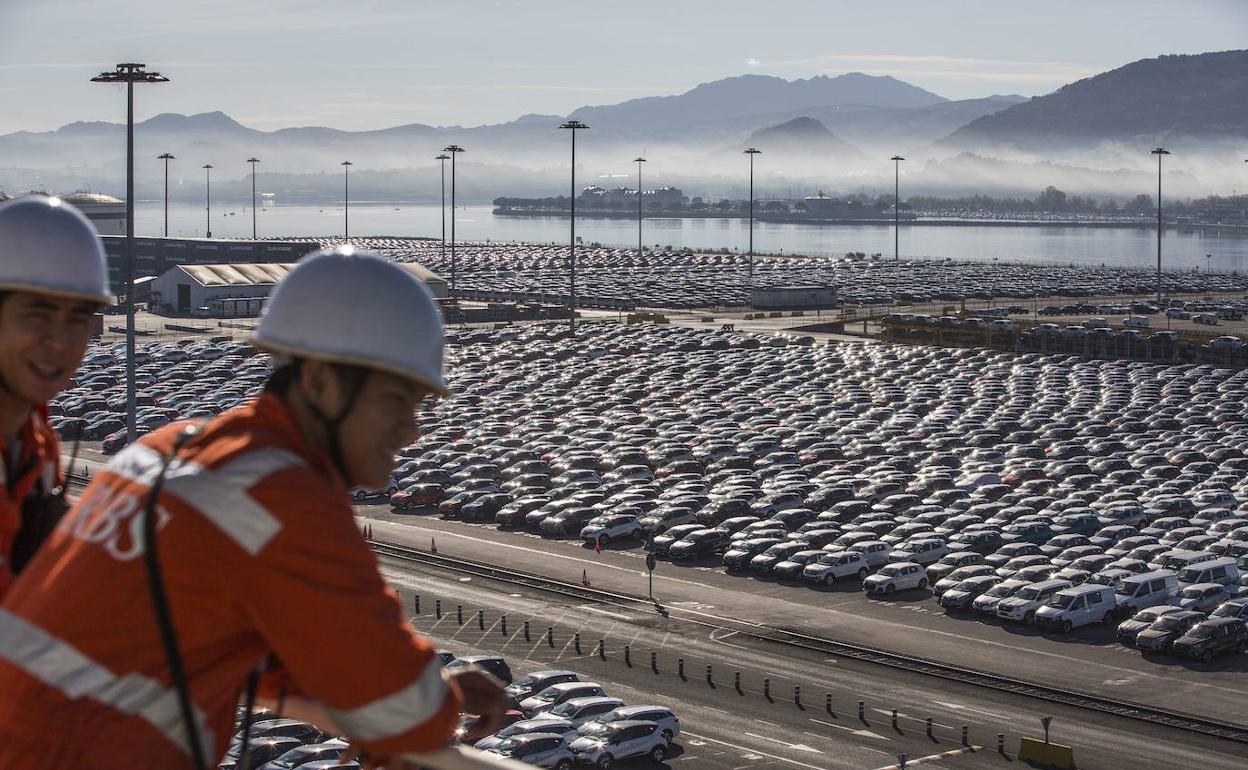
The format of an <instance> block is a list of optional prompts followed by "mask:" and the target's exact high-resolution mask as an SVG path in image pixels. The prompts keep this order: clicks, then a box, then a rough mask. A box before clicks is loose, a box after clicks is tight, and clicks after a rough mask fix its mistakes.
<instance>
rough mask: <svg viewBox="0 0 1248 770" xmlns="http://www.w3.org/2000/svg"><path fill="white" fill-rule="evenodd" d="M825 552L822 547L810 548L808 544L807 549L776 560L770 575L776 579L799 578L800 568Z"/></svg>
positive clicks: (800, 575)
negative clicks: (779, 560) (778, 560)
mask: <svg viewBox="0 0 1248 770" xmlns="http://www.w3.org/2000/svg"><path fill="white" fill-rule="evenodd" d="M826 553H827V551H824V550H822V549H810V548H809V545H808V546H807V550H803V551H798V552H797V553H794V554H790V555H789V557H788V558H786V559H784V560H783V561H781V562H778V563H777V564H776V566H774V567H772V569H771V575H772V577H774V578H775V579H776V580H801V579H802V570H803V569H805V568H806V565H807V564H809V563H811V562H812V561H814V560H815V559H818V558H819V557H820V556H823V555H824V554H826Z"/></svg>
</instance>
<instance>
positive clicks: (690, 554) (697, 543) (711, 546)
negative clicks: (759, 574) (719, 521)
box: [655, 529, 730, 561]
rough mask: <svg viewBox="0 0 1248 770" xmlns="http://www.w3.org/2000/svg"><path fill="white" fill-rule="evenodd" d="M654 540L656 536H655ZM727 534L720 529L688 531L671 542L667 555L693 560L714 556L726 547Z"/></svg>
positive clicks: (678, 559) (677, 559) (673, 558)
mask: <svg viewBox="0 0 1248 770" xmlns="http://www.w3.org/2000/svg"><path fill="white" fill-rule="evenodd" d="M655 539H656V540H657V539H658V538H655ZM729 542H730V541H729V535H728V533H727V532H724V531H723V530H720V529H700V530H696V531H694V532H690V533H689V534H687V535H685V536H684V537H683V538H681V539H680V540H678V541H676V542H675V543H673V544H672V546H671V548H669V549H668V556H669V557H671V559H672V561H694V560H696V559H705V558H706V557H708V556H715V555H718V554H721V553H723V552H724V550H725V549H727V548H728V543H729Z"/></svg>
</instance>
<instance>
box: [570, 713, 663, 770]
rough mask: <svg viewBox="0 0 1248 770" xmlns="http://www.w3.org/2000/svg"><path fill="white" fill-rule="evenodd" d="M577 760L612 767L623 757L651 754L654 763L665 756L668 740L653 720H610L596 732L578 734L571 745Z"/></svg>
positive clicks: (649, 755)
mask: <svg viewBox="0 0 1248 770" xmlns="http://www.w3.org/2000/svg"><path fill="white" fill-rule="evenodd" d="M570 748H571V749H572V751H573V752H574V753H575V754H576V759H577V761H578V762H585V763H588V764H592V765H596V766H597V767H599V768H603V770H606V768H610V767H614V766H615V763H616V762H618V761H620V760H622V759H632V758H633V757H650V760H651V761H652V762H654V764H655V765H659V764H662V763H663V760H664V759H665V758H666V757H667V740H666V739H665V738H664V737H663V733H661V732H660V731H659V726H658V725H657V724H655V723H654V722H643V721H641V720H636V719H627V720H624V721H622V722H612V723H610V724H608V725H607V726H606V727H605V729H604V730H603V731H602V732H601V733H599V734H596V735H585V736H581V737H579V738H577V739H575V740H574V741H572V743H571V744H570Z"/></svg>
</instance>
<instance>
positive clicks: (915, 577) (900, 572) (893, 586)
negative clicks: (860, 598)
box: [862, 561, 927, 596]
mask: <svg viewBox="0 0 1248 770" xmlns="http://www.w3.org/2000/svg"><path fill="white" fill-rule="evenodd" d="M912 588H917V589H919V590H923V589H924V588H927V570H925V569H923V565H921V564H915V563H914V562H907V561H903V562H894V563H893V564H887V565H885V566H884V567H882V568H881V569H880V571H879V572H877V573H875V574H874V575H871V576H870V577H868V578H867V579H866V580H864V581H862V590H863V591H866V592H867V593H868V594H884V595H885V596H892V595H893V594H895V593H897V592H898V591H908V590H910V589H912Z"/></svg>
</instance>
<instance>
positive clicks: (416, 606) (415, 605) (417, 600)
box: [412, 594, 420, 615]
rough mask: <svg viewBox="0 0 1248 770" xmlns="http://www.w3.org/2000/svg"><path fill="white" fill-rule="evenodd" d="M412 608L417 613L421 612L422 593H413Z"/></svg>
mask: <svg viewBox="0 0 1248 770" xmlns="http://www.w3.org/2000/svg"><path fill="white" fill-rule="evenodd" d="M412 609H413V610H414V611H415V613H416V614H417V615H419V614H420V594H412Z"/></svg>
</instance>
